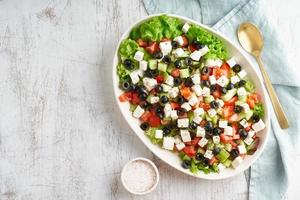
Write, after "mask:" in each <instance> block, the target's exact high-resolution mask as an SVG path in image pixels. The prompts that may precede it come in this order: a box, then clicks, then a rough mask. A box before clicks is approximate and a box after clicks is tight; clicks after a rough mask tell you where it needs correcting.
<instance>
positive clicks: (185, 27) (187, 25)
mask: <svg viewBox="0 0 300 200" xmlns="http://www.w3.org/2000/svg"><path fill="white" fill-rule="evenodd" d="M190 27H191V26H190V25H189V24H188V23H185V24H184V25H183V27H182V31H183V32H184V33H187V32H188V30H189V29H190Z"/></svg>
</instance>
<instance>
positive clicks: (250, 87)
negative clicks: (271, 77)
mask: <svg viewBox="0 0 300 200" xmlns="http://www.w3.org/2000/svg"><path fill="white" fill-rule="evenodd" d="M245 89H246V90H247V91H248V92H253V90H254V89H255V86H254V84H253V83H252V82H251V81H249V80H248V81H246V84H245Z"/></svg>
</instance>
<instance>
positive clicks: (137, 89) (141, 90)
mask: <svg viewBox="0 0 300 200" xmlns="http://www.w3.org/2000/svg"><path fill="white" fill-rule="evenodd" d="M136 92H137V93H138V94H142V93H147V90H146V88H145V87H144V86H143V85H140V86H138V87H137V88H136Z"/></svg>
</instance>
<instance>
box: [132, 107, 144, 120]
mask: <svg viewBox="0 0 300 200" xmlns="http://www.w3.org/2000/svg"><path fill="white" fill-rule="evenodd" d="M144 112H145V110H144V109H143V108H141V106H137V107H136V108H135V110H134V111H133V116H134V117H135V118H140V117H141V116H142V115H143V114H144Z"/></svg>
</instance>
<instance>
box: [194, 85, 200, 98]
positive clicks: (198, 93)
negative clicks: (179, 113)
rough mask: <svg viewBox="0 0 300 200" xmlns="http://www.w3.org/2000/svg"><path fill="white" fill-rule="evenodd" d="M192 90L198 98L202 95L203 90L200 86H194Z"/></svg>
mask: <svg viewBox="0 0 300 200" xmlns="http://www.w3.org/2000/svg"><path fill="white" fill-rule="evenodd" d="M192 90H193V92H195V94H196V95H197V96H198V97H199V96H201V95H202V88H201V86H200V85H193V86H192Z"/></svg>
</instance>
